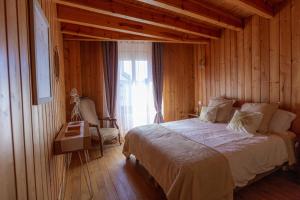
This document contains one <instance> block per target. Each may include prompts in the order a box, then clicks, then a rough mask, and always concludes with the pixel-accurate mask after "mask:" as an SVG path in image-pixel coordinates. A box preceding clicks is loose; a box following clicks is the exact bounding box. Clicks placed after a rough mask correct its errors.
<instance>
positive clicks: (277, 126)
mask: <svg viewBox="0 0 300 200" xmlns="http://www.w3.org/2000/svg"><path fill="white" fill-rule="evenodd" d="M294 119H296V114H294V113H291V112H288V111H285V110H281V109H278V110H277V111H276V112H275V113H274V115H273V117H272V119H271V122H270V127H269V130H270V131H272V132H276V133H282V132H286V131H287V130H289V129H290V128H291V125H292V122H293V121H294Z"/></svg>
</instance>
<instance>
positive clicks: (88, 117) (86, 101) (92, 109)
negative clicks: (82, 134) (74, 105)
mask: <svg viewBox="0 0 300 200" xmlns="http://www.w3.org/2000/svg"><path fill="white" fill-rule="evenodd" d="M79 111H80V114H81V117H82V118H83V120H85V121H87V122H88V123H90V124H94V125H98V124H99V120H98V117H97V113H96V106H95V103H94V101H93V100H91V99H90V98H87V97H83V98H80V104H79Z"/></svg>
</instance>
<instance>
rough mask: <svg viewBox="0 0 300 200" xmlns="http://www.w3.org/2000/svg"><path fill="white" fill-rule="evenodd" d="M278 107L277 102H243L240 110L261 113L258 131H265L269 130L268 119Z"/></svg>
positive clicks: (269, 119)
mask: <svg viewBox="0 0 300 200" xmlns="http://www.w3.org/2000/svg"><path fill="white" fill-rule="evenodd" d="M277 109H278V104H268V103H245V104H243V106H242V108H241V111H243V112H260V113H262V114H263V120H262V122H261V124H260V126H259V129H258V132H260V133H266V132H268V131H269V125H270V121H271V119H272V117H273V114H274V113H275V111H276V110H277Z"/></svg>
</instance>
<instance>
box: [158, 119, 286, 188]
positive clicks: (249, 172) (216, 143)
mask: <svg viewBox="0 0 300 200" xmlns="http://www.w3.org/2000/svg"><path fill="white" fill-rule="evenodd" d="M161 126H163V127H165V128H167V129H170V130H172V131H174V132H177V133H180V134H182V135H184V136H185V137H186V138H188V139H190V140H193V141H195V142H197V143H201V144H204V145H206V146H208V147H211V148H213V149H215V150H216V151H218V152H220V153H221V154H223V155H224V156H225V157H226V158H227V160H228V162H229V166H230V170H231V174H232V178H233V180H234V184H235V187H242V186H245V185H247V183H248V182H249V181H250V180H252V179H253V178H254V177H255V176H256V175H257V174H261V173H264V172H267V171H270V170H272V169H273V168H275V167H276V166H280V165H282V164H283V163H285V162H287V161H288V151H287V147H286V143H285V141H284V140H283V139H282V138H281V137H279V136H277V135H260V134H256V135H248V136H245V135H241V134H239V133H236V132H233V131H230V130H227V129H226V126H227V124H223V123H207V122H202V121H200V120H199V119H197V118H194V119H187V120H180V121H174V122H167V123H163V124H161Z"/></svg>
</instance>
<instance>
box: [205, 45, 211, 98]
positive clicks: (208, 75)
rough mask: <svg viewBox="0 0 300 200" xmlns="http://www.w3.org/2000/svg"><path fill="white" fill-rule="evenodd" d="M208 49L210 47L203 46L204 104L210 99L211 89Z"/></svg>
mask: <svg viewBox="0 0 300 200" xmlns="http://www.w3.org/2000/svg"><path fill="white" fill-rule="evenodd" d="M210 48H211V45H206V46H205V61H206V66H205V80H206V102H207V103H209V100H210V98H211V97H212V95H213V94H212V89H211V79H212V77H211V60H210V58H211V56H210Z"/></svg>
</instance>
